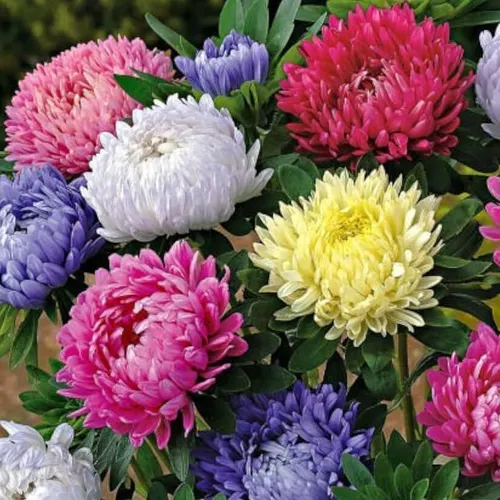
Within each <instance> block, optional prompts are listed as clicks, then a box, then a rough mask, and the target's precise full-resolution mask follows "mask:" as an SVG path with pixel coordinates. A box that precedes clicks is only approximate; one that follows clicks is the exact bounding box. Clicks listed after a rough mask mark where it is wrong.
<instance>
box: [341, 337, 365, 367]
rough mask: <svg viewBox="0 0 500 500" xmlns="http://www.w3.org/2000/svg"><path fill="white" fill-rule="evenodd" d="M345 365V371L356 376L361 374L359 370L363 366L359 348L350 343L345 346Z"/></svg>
mask: <svg viewBox="0 0 500 500" xmlns="http://www.w3.org/2000/svg"><path fill="white" fill-rule="evenodd" d="M345 363H346V366H347V369H348V370H349V371H350V372H352V373H355V374H356V375H359V374H360V373H361V368H362V367H363V365H364V364H365V360H364V359H363V354H362V351H361V347H355V346H354V343H353V342H352V341H350V342H348V344H347V348H346V351H345Z"/></svg>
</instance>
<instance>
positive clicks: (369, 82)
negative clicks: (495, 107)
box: [278, 4, 474, 163]
mask: <svg viewBox="0 0 500 500" xmlns="http://www.w3.org/2000/svg"><path fill="white" fill-rule="evenodd" d="M449 32H450V28H449V26H448V24H443V25H440V26H436V25H435V24H434V22H433V20H432V19H429V18H428V19H425V20H424V21H423V22H422V24H421V25H418V24H417V22H416V20H415V13H414V11H413V10H412V9H411V7H410V6H409V5H407V4H406V5H404V6H393V7H392V8H390V9H378V8H376V7H373V6H371V7H369V8H368V9H367V10H366V11H363V9H362V8H361V7H360V6H359V5H358V6H357V7H356V9H355V10H354V11H353V12H351V13H350V14H349V16H348V19H347V21H346V22H344V21H343V20H341V19H338V18H337V17H335V16H332V17H330V21H329V24H328V25H327V26H324V27H323V31H322V36H321V38H318V37H314V38H313V39H312V40H311V41H304V42H303V43H302V45H301V49H300V50H301V53H302V56H303V57H304V59H305V63H306V66H305V67H301V66H298V65H295V64H287V65H285V67H284V70H285V73H286V74H287V79H286V80H284V81H282V82H281V93H280V95H279V96H278V106H279V108H280V109H281V110H282V111H285V112H287V113H290V114H292V115H295V116H296V117H297V118H298V121H297V122H296V123H290V124H289V125H288V128H289V130H290V131H291V132H292V135H293V137H295V139H296V140H297V142H298V145H299V149H300V150H302V151H306V152H311V153H313V154H314V155H315V156H316V157H317V159H318V160H327V159H331V158H335V159H338V160H341V161H347V160H350V161H353V160H355V159H357V158H359V157H360V156H362V155H364V154H365V153H367V152H369V151H372V152H373V153H374V154H375V156H376V158H377V160H378V161H379V162H380V163H386V162H387V161H388V160H394V159H398V158H411V157H412V156H413V155H415V154H422V155H430V154H432V153H433V152H434V153H440V154H444V155H449V154H450V149H451V148H453V147H454V146H455V145H456V144H457V142H458V140H457V138H456V137H455V136H454V135H453V132H454V131H455V130H456V128H457V127H458V125H459V123H460V120H459V115H460V113H461V111H463V110H464V109H465V107H466V105H467V102H466V99H465V97H464V94H465V92H466V90H467V89H468V88H469V87H470V86H471V85H472V82H473V78H474V77H473V75H472V73H470V74H469V75H468V76H463V70H464V62H463V49H462V48H461V47H460V46H459V45H457V44H455V43H453V42H450V33H449Z"/></svg>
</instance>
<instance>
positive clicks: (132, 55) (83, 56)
mask: <svg viewBox="0 0 500 500" xmlns="http://www.w3.org/2000/svg"><path fill="white" fill-rule="evenodd" d="M132 68H133V69H136V70H140V71H144V72H146V73H151V74H153V75H156V76H158V77H160V78H165V79H170V78H172V76H173V71H172V63H171V60H170V57H168V56H167V55H165V54H162V53H161V52H157V51H152V50H148V48H147V47H146V44H145V43H144V42H143V41H142V40H140V39H139V38H136V39H134V40H131V41H129V40H127V38H125V37H118V38H117V39H116V38H113V37H111V36H110V37H109V38H108V39H107V40H104V41H97V42H89V43H82V44H79V45H77V46H76V47H73V48H71V49H69V50H67V51H65V52H63V53H61V54H60V55H58V56H57V57H55V58H53V59H52V60H51V61H50V62H48V63H46V64H39V65H38V66H37V68H36V69H35V71H33V72H32V73H28V74H27V75H26V76H25V78H24V79H23V80H22V81H21V82H20V83H19V90H18V91H17V92H16V95H15V96H14V98H13V99H12V104H11V105H10V106H8V107H7V117H8V119H7V121H6V123H5V125H6V132H7V143H8V146H7V151H8V152H9V153H10V155H9V157H8V159H9V160H12V161H15V162H16V168H17V169H21V168H24V167H27V166H31V165H35V166H43V165H46V164H50V165H53V166H54V167H56V168H57V169H58V170H60V171H61V172H62V173H63V174H65V175H78V174H81V173H82V172H86V171H87V170H88V169H89V161H90V159H91V158H92V156H94V154H95V153H96V152H97V151H98V150H99V149H100V146H101V145H100V142H99V134H100V133H101V132H111V131H112V130H113V129H114V127H115V123H116V122H117V121H118V120H122V119H124V118H127V117H129V116H130V115H131V114H132V110H134V109H136V108H138V107H140V105H139V104H138V103H137V102H136V101H135V100H134V99H132V98H131V97H129V96H127V95H126V94H125V92H124V91H123V90H122V89H121V88H120V87H119V86H118V84H117V83H116V81H115V79H114V74H127V75H132V74H133V73H132Z"/></svg>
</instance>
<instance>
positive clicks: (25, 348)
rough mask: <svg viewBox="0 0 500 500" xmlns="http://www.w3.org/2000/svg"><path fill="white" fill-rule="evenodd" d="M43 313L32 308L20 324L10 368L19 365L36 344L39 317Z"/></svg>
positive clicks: (11, 355)
mask: <svg viewBox="0 0 500 500" xmlns="http://www.w3.org/2000/svg"><path fill="white" fill-rule="evenodd" d="M41 313H42V311H41V310H39V309H32V310H30V311H29V312H28V314H27V316H26V318H25V319H24V321H23V322H22V323H21V325H20V326H19V329H18V330H17V333H16V336H15V338H14V341H13V343H12V350H11V353H10V359H9V368H10V369H11V370H12V369H14V368H16V367H18V366H19V365H20V364H21V363H22V362H23V361H24V360H25V359H26V356H28V353H29V352H30V350H31V348H32V347H33V345H35V344H36V336H37V328H38V318H40V315H41Z"/></svg>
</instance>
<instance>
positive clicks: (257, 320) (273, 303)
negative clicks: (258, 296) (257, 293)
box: [249, 299, 283, 331]
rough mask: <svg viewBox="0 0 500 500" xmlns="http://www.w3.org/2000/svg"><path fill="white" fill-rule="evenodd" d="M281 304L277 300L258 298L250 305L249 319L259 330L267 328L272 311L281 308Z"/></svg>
mask: <svg viewBox="0 0 500 500" xmlns="http://www.w3.org/2000/svg"><path fill="white" fill-rule="evenodd" d="M282 306H283V304H282V303H281V302H280V301H279V300H277V299H273V300H258V301H257V302H255V303H254V304H252V306H251V307H250V312H249V316H250V321H251V323H252V325H253V326H255V327H256V328H257V329H258V330H260V331H265V330H267V328H268V325H269V321H271V318H272V317H273V315H274V313H275V312H276V311H277V310H278V309H281V307H282Z"/></svg>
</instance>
